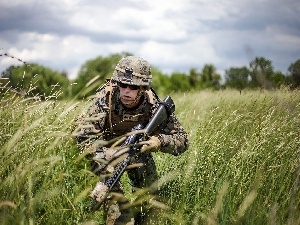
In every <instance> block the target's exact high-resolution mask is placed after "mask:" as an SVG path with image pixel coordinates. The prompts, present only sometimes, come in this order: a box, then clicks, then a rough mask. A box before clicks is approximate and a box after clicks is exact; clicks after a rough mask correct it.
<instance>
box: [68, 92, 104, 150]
mask: <svg viewBox="0 0 300 225" xmlns="http://www.w3.org/2000/svg"><path fill="white" fill-rule="evenodd" d="M103 94H105V93H103ZM107 109H108V107H107V105H106V103H105V96H104V95H98V96H97V97H96V98H95V99H94V100H93V103H92V104H91V105H90V107H89V108H88V109H87V110H85V111H84V112H83V113H82V114H81V115H79V116H78V118H77V129H76V131H75V132H74V136H75V138H76V139H77V145H78V147H79V149H80V151H81V152H83V151H88V152H95V151H96V149H97V143H96V140H102V139H103V129H104V125H105V120H106V117H107V115H108V110H107Z"/></svg>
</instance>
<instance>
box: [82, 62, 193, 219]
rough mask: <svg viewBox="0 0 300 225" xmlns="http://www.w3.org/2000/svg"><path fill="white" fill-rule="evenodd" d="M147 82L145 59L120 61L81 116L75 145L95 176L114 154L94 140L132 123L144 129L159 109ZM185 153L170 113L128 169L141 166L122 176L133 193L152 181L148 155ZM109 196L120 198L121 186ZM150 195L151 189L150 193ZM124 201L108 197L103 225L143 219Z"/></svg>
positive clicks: (183, 137)
mask: <svg viewBox="0 0 300 225" xmlns="http://www.w3.org/2000/svg"><path fill="white" fill-rule="evenodd" d="M151 81H152V75H151V69H150V65H149V63H148V62H147V61H146V60H144V59H142V58H140V57H136V56H127V57H124V58H122V59H121V60H120V61H119V63H118V64H117V65H116V67H115V70H114V72H113V75H112V77H111V79H108V80H107V82H106V83H105V84H104V86H103V87H102V88H101V89H100V90H99V92H97V94H96V97H95V99H94V101H93V104H92V105H91V106H90V108H89V109H88V110H87V112H86V114H85V115H83V116H81V119H80V121H81V122H80V127H81V128H80V132H79V134H78V135H77V140H78V145H79V147H80V148H81V150H82V151H89V152H90V153H91V154H89V156H92V159H94V160H91V164H92V170H93V171H94V172H95V173H96V174H98V175H100V176H101V175H104V174H105V173H107V171H103V170H101V171H100V172H99V170H97V168H99V167H100V168H103V162H107V161H110V160H111V159H112V158H113V157H114V155H115V154H116V150H115V148H110V147H107V145H106V146H105V147H104V146H103V144H99V140H103V141H110V140H112V139H114V138H116V137H120V136H121V135H124V134H126V133H128V132H130V131H131V129H132V128H133V127H134V126H136V125H137V124H144V125H145V124H147V122H148V121H149V119H150V118H151V117H152V115H153V114H154V113H155V111H156V110H157V108H158V107H159V103H160V102H161V101H160V99H159V98H158V96H157V95H156V94H155V92H154V90H153V89H152V88H151V87H150V85H151ZM100 143H101V142H100ZM108 146H109V145H108ZM187 149H188V137H187V133H186V132H185V130H184V129H183V127H182V126H181V124H180V123H179V121H178V119H177V117H176V116H175V115H174V113H172V114H171V115H170V116H169V117H168V118H167V120H166V121H165V122H163V123H162V124H161V125H159V126H158V128H157V129H156V130H155V131H154V132H153V136H150V137H149V139H148V141H147V142H146V143H145V144H144V145H143V146H142V148H141V153H140V154H137V155H136V156H135V157H133V158H132V160H131V164H132V165H133V164H136V165H140V166H139V167H133V168H132V169H129V170H128V171H127V173H128V177H129V178H130V180H131V182H132V185H133V188H135V189H141V188H145V187H150V185H153V184H154V183H155V182H156V181H157V179H158V176H157V172H156V166H155V162H154V160H153V157H152V155H151V153H152V152H156V151H161V152H164V153H169V154H172V155H175V156H178V155H180V154H182V153H183V152H185V151H186V150H187ZM105 168H106V170H108V171H109V170H110V169H112V168H110V167H109V166H107V167H105ZM102 177H104V176H102ZM103 179H105V178H103ZM112 191H113V192H114V193H120V194H121V195H119V196H122V195H123V194H124V191H123V188H122V185H121V182H120V181H118V182H117V183H116V185H115V186H114V188H113V189H112ZM153 193H155V190H154V191H153V192H152V193H149V194H153ZM92 197H95V196H93V195H92ZM128 202H129V201H128V200H127V199H126V198H125V197H124V195H123V197H121V198H120V197H119V198H113V197H112V196H108V197H107V199H106V201H105V203H104V209H105V212H106V215H107V216H106V218H107V219H106V224H111V225H112V224H128V225H129V224H141V221H142V220H143V216H144V214H141V213H133V210H132V209H131V208H130V207H129V208H128V207H125V205H126V204H127V205H128ZM133 214H134V215H133ZM133 216H134V219H133ZM134 221H135V222H134Z"/></svg>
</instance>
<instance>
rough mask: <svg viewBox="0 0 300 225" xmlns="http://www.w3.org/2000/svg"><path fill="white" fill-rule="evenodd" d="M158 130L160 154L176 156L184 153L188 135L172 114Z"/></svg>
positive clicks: (187, 144) (186, 147) (187, 145)
mask: <svg viewBox="0 0 300 225" xmlns="http://www.w3.org/2000/svg"><path fill="white" fill-rule="evenodd" d="M164 124H165V125H164V126H163V127H162V128H161V129H160V131H161V133H160V134H158V138H159V140H160V142H161V149H160V151H161V152H164V153H169V154H172V155H175V156H178V155H180V154H182V153H184V152H185V151H186V150H187V149H188V147H189V143H188V135H187V133H186V132H185V130H184V129H183V127H182V125H181V124H180V123H179V121H178V119H177V117H176V116H175V115H174V114H172V115H171V116H170V117H169V118H168V119H167V121H166V123H164Z"/></svg>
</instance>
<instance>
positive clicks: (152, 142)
mask: <svg viewBox="0 0 300 225" xmlns="http://www.w3.org/2000/svg"><path fill="white" fill-rule="evenodd" d="M160 147H161V142H160V140H159V139H158V137H156V136H151V137H150V139H149V140H148V141H146V144H144V145H143V146H142V148H141V152H157V151H158V150H159V149H160Z"/></svg>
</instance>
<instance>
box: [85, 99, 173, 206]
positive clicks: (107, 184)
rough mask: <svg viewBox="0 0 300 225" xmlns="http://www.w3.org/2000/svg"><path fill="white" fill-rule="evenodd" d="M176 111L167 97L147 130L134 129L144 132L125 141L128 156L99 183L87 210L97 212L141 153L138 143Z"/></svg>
mask: <svg viewBox="0 0 300 225" xmlns="http://www.w3.org/2000/svg"><path fill="white" fill-rule="evenodd" d="M174 111H175V104H174V102H173V100H172V99H171V97H170V96H167V97H166V98H165V99H164V100H163V101H161V102H160V106H159V108H158V109H157V111H156V112H155V114H154V115H153V116H152V117H151V118H150V120H149V122H148V124H147V125H146V126H145V128H144V127H143V125H142V124H138V125H137V126H135V127H134V128H133V129H132V130H133V131H138V130H143V132H139V133H134V134H131V135H130V136H128V137H127V138H126V139H125V141H124V142H123V144H122V145H121V146H129V150H128V152H127V154H128V155H127V156H126V157H125V158H124V159H123V160H122V161H121V162H119V163H118V164H117V165H116V167H115V168H114V171H113V173H112V175H111V176H110V177H109V178H108V179H106V180H105V181H104V182H102V181H98V182H97V184H96V187H95V188H94V190H93V191H92V193H91V197H93V198H94V201H93V203H92V205H91V206H90V207H88V208H87V209H88V210H90V211H96V210H97V209H98V208H99V207H100V206H101V204H102V203H103V201H104V200H105V198H106V197H107V196H108V194H109V192H110V190H111V189H112V188H113V187H114V185H115V184H116V182H117V181H118V180H119V179H120V177H121V176H122V174H123V173H124V172H125V169H126V167H127V166H128V165H129V163H130V160H131V158H132V157H133V156H134V155H135V154H137V153H139V151H140V149H141V145H138V143H139V142H141V141H143V140H144V139H145V137H147V136H149V135H150V134H151V133H152V132H153V131H154V130H155V128H156V127H157V126H159V125H160V124H161V123H162V122H163V121H165V120H166V119H167V118H168V117H169V116H170V115H171V114H172V113H173V112H174Z"/></svg>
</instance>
